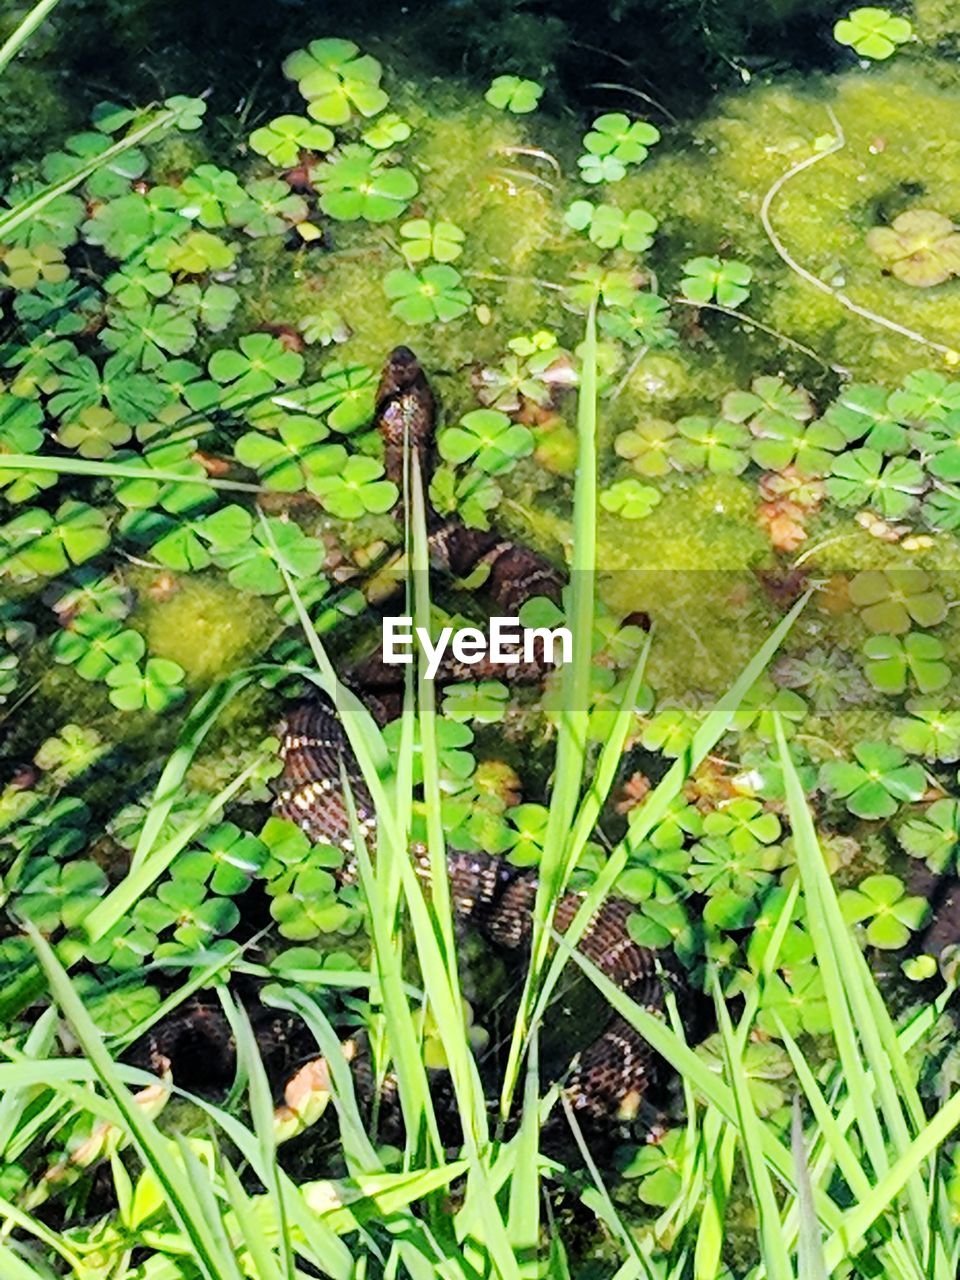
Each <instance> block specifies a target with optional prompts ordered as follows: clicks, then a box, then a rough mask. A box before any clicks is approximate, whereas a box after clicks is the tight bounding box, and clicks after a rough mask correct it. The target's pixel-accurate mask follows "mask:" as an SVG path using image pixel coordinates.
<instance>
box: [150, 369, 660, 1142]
mask: <svg viewBox="0 0 960 1280" xmlns="http://www.w3.org/2000/svg"><path fill="white" fill-rule="evenodd" d="M436 422H437V403H436V399H435V397H434V394H433V391H432V389H431V387H430V384H429V381H428V379H427V377H426V375H425V373H424V370H423V368H422V366H421V364H420V361H419V360H418V358H417V357H416V355H415V354H414V353H413V352H412V351H411V350H410V349H409V348H407V347H398V348H397V349H396V350H394V351H393V352H392V353H391V354H390V356H389V358H388V359H387V362H386V364H385V366H384V369H383V373H382V376H381V379H380V382H379V386H378V389H377V393H376V408H375V413H374V425H375V427H376V429H377V431H378V432H379V434H380V437H381V439H382V441H383V450H384V469H385V473H386V475H387V477H388V478H389V479H391V480H392V481H393V482H394V483H395V484H396V485H397V487H398V491H399V492H402V491H403V485H404V482H405V480H408V479H409V477H410V474H411V471H412V470H414V469H417V470H418V471H419V474H420V476H421V477H422V478H424V479H425V480H428V479H429V477H430V475H431V473H432V469H433V464H434V459H433V451H434V438H435V429H436ZM427 534H428V547H429V552H430V562H431V568H432V569H433V570H436V571H439V572H444V573H446V574H448V575H451V576H452V577H454V578H456V579H463V578H467V577H469V576H471V575H472V574H474V573H475V572H476V571H477V570H478V569H480V568H482V569H484V570H485V578H484V581H483V583H482V590H483V592H484V593H485V595H486V596H487V598H488V599H489V601H490V604H491V607H492V609H494V610H496V611H497V612H499V613H501V614H507V615H515V614H516V613H517V612H518V611H519V609H520V607H521V606H522V605H523V604H524V603H525V602H526V601H527V600H529V599H531V598H532V597H534V596H546V597H548V598H550V599H552V600H554V601H556V602H559V600H560V594H561V591H562V589H563V586H564V583H565V576H564V574H563V573H562V572H560V571H559V570H558V569H557V568H556V567H555V566H554V565H553V564H551V563H550V562H549V561H548V560H546V559H545V558H544V557H543V556H541V555H540V554H539V553H538V552H536V551H534V550H533V549H531V548H530V547H528V546H526V545H524V544H523V543H520V542H517V541H514V540H512V539H510V538H508V537H503V536H501V535H500V534H499V533H498V532H497V531H496V530H494V529H487V530H484V529H476V528H471V527H468V526H467V525H466V524H465V523H463V521H461V520H460V519H459V518H458V517H456V516H452V517H449V516H448V517H443V516H441V515H440V514H438V513H437V512H436V511H435V510H434V509H433V507H432V506H431V505H430V504H429V503H427ZM394 670H395V669H394ZM496 672H497V674H499V675H500V678H501V679H507V680H508V681H519V680H525V679H541V680H542V679H543V677H544V676H545V674H546V664H545V663H544V662H543V661H536V660H535V661H528V662H526V663H524V662H520V661H518V663H517V666H516V668H514V669H507V670H506V671H505V669H504V667H503V666H498V667H497V668H496ZM486 674H487V673H486V672H485V671H484V669H483V664H482V663H481V664H475V663H472V664H470V666H469V668H467V669H466V670H460V669H458V667H457V664H456V663H454V662H447V663H446V664H445V665H444V667H443V668H442V669H441V671H440V672H438V676H437V679H438V680H443V679H447V680H451V679H458V678H469V679H471V680H476V679H478V678H484V676H485V675H486ZM389 679H394V680H395V679H396V677H395V676H393V675H387V674H386V673H385V672H384V668H383V664H382V662H381V661H380V658H379V653H375V654H374V655H373V656H372V657H371V658H370V659H369V660H367V661H365V662H361V663H359V664H357V665H356V666H355V667H354V668H353V669H352V670H351V671H350V672H348V673H347V677H346V683H347V684H348V685H350V686H352V687H353V688H354V689H355V691H356V692H358V693H359V695H360V696H361V698H363V697H364V695H365V694H366V695H368V696H369V700H370V704H371V708H372V709H374V710H375V709H376V705H377V704H376V695H375V693H374V692H373V690H374V689H375V688H376V687H377V686H378V684H385V683H386V682H387V681H388V680H389ZM279 732H280V740H281V748H280V753H281V759H282V771H281V773H280V774H279V776H278V778H277V779H276V780H275V781H274V784H273V785H274V789H275V805H274V807H275V811H276V813H277V814H278V815H279V816H280V817H282V818H286V819H289V820H291V821H292V822H294V823H295V824H296V825H297V826H298V827H299V828H300V829H301V830H302V831H303V832H304V833H305V834H306V835H307V836H308V837H309V839H310V840H311V841H313V842H318V843H324V844H328V845H333V846H334V847H336V848H338V849H339V850H341V851H342V853H343V855H344V862H343V867H342V869H341V871H340V872H339V873H338V874H339V879H340V881H341V883H344V882H346V881H349V880H352V879H354V878H355V877H356V851H355V849H354V841H353V838H352V833H353V832H354V831H356V829H357V827H358V828H359V831H360V832H361V834H362V836H363V839H364V843H365V844H366V845H367V846H368V847H370V848H373V847H374V845H375V840H376V811H375V807H374V804H373V800H372V797H371V795H370V792H369V790H368V788H367V785H366V783H365V781H364V778H363V775H362V772H361V770H360V768H359V766H358V763H357V759H356V756H355V755H354V753H353V751H352V749H351V747H350V744H349V741H348V738H347V734H346V732H345V729H344V726H343V723H342V720H341V718H340V716H339V715H338V713H337V710H336V708H335V707H334V705H333V703H332V702H331V701H330V700H329V699H327V698H326V697H325V696H323V695H320V694H317V695H316V696H314V697H312V698H310V699H308V700H305V701H302V702H299V703H296V704H294V705H292V706H291V707H289V708H288V710H287V712H286V714H285V716H284V720H283V723H282V724H281V726H280V731H279ZM344 778H346V779H347V780H348V784H349V787H348V788H346V787H345V786H344ZM347 790H349V795H350V803H352V806H353V808H354V821H355V822H356V824H357V827H353V826H352V825H351V818H350V814H349V812H348V808H349V806H348V801H347V796H346V794H345V792H346V791H347ZM411 857H412V858H413V861H414V866H415V867H416V869H417V870H418V871H419V872H420V873H421V876H422V879H423V880H424V881H427V880H428V858H427V852H426V849H425V848H424V847H423V846H422V845H415V846H414V847H413V848H412V849H411ZM446 871H447V876H448V880H449V891H450V892H449V897H450V903H451V908H452V910H453V913H454V916H455V919H456V921H457V923H458V926H459V927H460V928H464V929H473V930H475V931H476V932H477V933H478V934H480V935H481V936H482V937H483V938H484V939H485V940H486V942H487V943H488V944H489V945H490V946H491V947H493V948H496V949H497V950H499V951H501V952H502V953H504V955H505V956H507V957H508V958H509V956H511V955H522V954H523V953H524V952H526V951H527V950H528V948H529V947H530V943H531V939H532V936H533V931H534V913H535V904H536V901H537V897H538V879H537V874H536V871H535V870H529V869H521V868H519V867H516V866H514V865H513V864H511V863H510V862H509V861H508V860H506V859H504V858H500V857H496V856H494V855H492V854H487V853H483V852H472V851H466V852H465V851H459V850H450V851H448V854H447V862H446ZM582 905H583V895H582V893H579V892H573V891H568V892H564V893H562V894H561V895H560V896H559V897H558V899H557V900H556V902H555V904H554V907H553V914H552V927H553V930H554V931H555V932H556V933H557V934H558V935H560V936H561V937H562V936H563V935H564V934H565V933H566V932H567V931H568V929H569V928H570V926H571V925H572V923H573V921H574V919H575V918H576V917H577V916H578V914H579V913H580V909H581V906H582ZM633 910H634V906H633V904H631V903H629V902H627V901H626V900H625V899H622V898H618V897H608V898H606V899H605V900H604V901H603V902H602V903H601V905H600V906H599V907H598V908H597V909H596V910H595V911H594V913H593V914H592V916H591V917H590V919H589V921H588V923H587V925H586V928H585V929H584V930H583V931H582V932H581V934H580V936H579V938H578V940H577V943H576V949H577V951H578V952H579V953H580V955H581V956H582V957H584V958H585V959H586V960H587V961H589V962H591V963H592V964H593V965H594V966H595V967H596V968H597V969H598V970H599V971H600V973H601V974H603V975H604V976H605V977H606V978H607V979H608V980H609V981H610V982H611V983H613V984H614V986H615V987H616V988H617V990H618V991H621V992H623V993H624V994H625V995H626V996H628V997H629V998H630V999H631V1000H633V1001H634V1002H635V1003H636V1004H638V1005H639V1006H640V1007H641V1008H643V1009H644V1010H646V1011H648V1012H650V1013H654V1014H656V1015H658V1016H664V1014H665V1010H666V1008H667V995H668V993H669V992H671V991H673V992H675V993H678V994H680V995H681V996H682V993H683V991H684V984H683V980H682V975H681V974H679V972H678V971H677V970H676V969H675V968H672V967H671V966H670V965H669V964H668V963H666V962H664V961H663V960H662V958H660V957H659V956H658V953H657V952H655V951H653V950H652V949H649V948H647V947H643V946H641V945H639V944H638V943H636V942H635V941H634V940H633V939H632V937H631V934H630V930H629V925H628V921H629V917H630V915H631V913H632V912H633ZM252 1025H253V1030H254V1034H255V1036H256V1038H257V1044H258V1046H259V1047H260V1049H261V1052H262V1053H263V1055H264V1057H265V1059H266V1060H267V1061H268V1062H269V1061H276V1059H277V1058H278V1056H279V1057H280V1058H281V1059H289V1057H290V1056H291V1054H290V1052H289V1050H290V1046H291V1045H292V1044H293V1043H294V1042H295V1041H296V1042H297V1043H299V1037H298V1036H297V1035H296V1034H295V1032H294V1030H293V1029H292V1028H291V1025H290V1023H289V1020H285V1019H284V1018H283V1017H281V1016H280V1015H278V1014H276V1013H275V1012H274V1011H271V1010H268V1009H264V1008H261V1007H257V1008H256V1013H255V1016H254V1017H253V1019H252ZM232 1046H233V1042H232V1036H231V1033H230V1028H229V1025H227V1024H226V1020H225V1018H224V1015H223V1012H222V1009H221V1007H220V1005H219V1004H218V1003H216V1002H215V1001H211V1000H209V999H204V998H202V997H195V998H194V999H193V1000H192V1001H191V1002H190V1003H189V1004H186V1005H184V1006H181V1008H180V1009H179V1010H177V1011H176V1012H175V1013H174V1014H173V1015H171V1016H168V1017H167V1018H166V1019H165V1020H163V1021H162V1022H161V1023H159V1024H158V1025H157V1026H156V1027H155V1028H154V1029H153V1031H152V1032H151V1035H150V1039H149V1043H148V1045H147V1048H146V1056H147V1058H148V1060H149V1061H150V1062H151V1063H152V1064H154V1065H157V1064H163V1065H165V1066H166V1067H167V1068H172V1072H173V1075H174V1078H176V1077H177V1074H178V1070H179V1071H180V1073H181V1074H182V1073H183V1071H184V1070H185V1069H186V1068H187V1066H188V1064H191V1063H192V1064H194V1066H195V1065H196V1063H197V1061H198V1057H199V1059H202V1060H203V1061H205V1062H208V1063H209V1062H213V1061H216V1063H217V1064H218V1067H219V1070H220V1071H221V1073H222V1074H224V1075H226V1076H229V1072H230V1070H231V1065H232V1061H233V1060H232V1056H231V1055H232V1054H233V1047H232ZM284 1050H287V1051H288V1052H286V1053H285V1052H284ZM308 1057H309V1055H308ZM662 1066H663V1064H662V1061H661V1060H659V1059H658V1057H657V1055H656V1053H655V1052H654V1050H653V1049H652V1047H651V1046H650V1045H649V1044H648V1043H647V1041H646V1040H645V1039H644V1038H643V1037H642V1036H641V1035H640V1033H639V1032H638V1031H637V1030H636V1028H635V1027H634V1026H633V1025H632V1024H631V1023H630V1022H629V1021H628V1020H627V1019H626V1018H624V1017H622V1016H620V1015H618V1014H614V1013H613V1012H612V1011H611V1014H610V1017H609V1018H608V1020H607V1022H606V1025H605V1026H603V1028H602V1030H601V1031H600V1034H599V1035H597V1036H596V1038H595V1039H594V1040H593V1041H592V1042H591V1043H589V1044H587V1045H586V1046H585V1047H584V1048H583V1049H582V1050H581V1051H580V1052H579V1053H578V1054H577V1055H575V1057H574V1058H573V1059H572V1060H571V1061H570V1062H569V1063H568V1064H567V1067H566V1072H565V1076H564V1080H563V1088H564V1090H565V1093H566V1097H567V1099H568V1101H569V1103H570V1105H571V1106H572V1107H573V1109H574V1110H575V1112H576V1113H577V1114H578V1115H579V1116H580V1117H582V1118H583V1119H584V1120H585V1121H588V1122H593V1123H599V1124H605V1123H609V1122H611V1121H630V1120H633V1119H635V1118H636V1117H637V1115H638V1114H639V1113H640V1108H641V1105H642V1104H643V1102H644V1099H645V1098H646V1096H647V1092H648V1089H649V1087H650V1085H651V1082H652V1081H654V1080H655V1079H656V1077H657V1074H658V1072H659V1071H661V1070H662ZM288 1068H289V1062H287V1063H286V1067H281V1068H280V1070H281V1071H282V1070H285V1069H288ZM386 1089H387V1092H389V1091H390V1082H389V1081H388V1083H387V1086H386Z"/></svg>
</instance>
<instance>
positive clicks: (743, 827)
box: [703, 796, 780, 854]
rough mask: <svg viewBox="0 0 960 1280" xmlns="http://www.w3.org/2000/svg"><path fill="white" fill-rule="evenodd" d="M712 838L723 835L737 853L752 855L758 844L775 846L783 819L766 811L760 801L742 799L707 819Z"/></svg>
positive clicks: (704, 828) (706, 823)
mask: <svg viewBox="0 0 960 1280" xmlns="http://www.w3.org/2000/svg"><path fill="white" fill-rule="evenodd" d="M703 830H704V832H705V834H706V835H708V836H722V837H723V838H724V839H725V840H726V841H727V842H728V843H729V845H730V848H731V849H732V850H733V851H734V853H737V854H741V853H752V852H753V851H754V850H755V849H756V848H757V846H758V845H761V844H764V845H767V844H773V843H774V841H775V840H779V838H780V819H779V818H778V817H777V815H776V814H775V813H768V812H767V811H765V810H764V808H763V805H762V804H761V803H760V801H759V800H753V799H751V798H750V797H748V796H738V797H737V798H736V799H734V800H731V801H729V802H728V803H727V804H725V805H723V806H722V807H721V808H719V809H715V810H713V812H711V813H708V814H707V815H706V817H705V818H704V820H703Z"/></svg>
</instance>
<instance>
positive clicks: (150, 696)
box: [104, 658, 185, 713]
mask: <svg viewBox="0 0 960 1280" xmlns="http://www.w3.org/2000/svg"><path fill="white" fill-rule="evenodd" d="M184 675H185V672H184V670H183V668H182V667H181V666H180V665H179V663H176V662H171V660H170V659H169V658H147V660H146V662H145V663H144V665H143V667H142V668H141V667H139V666H138V665H137V664H136V663H135V662H129V661H128V662H121V663H119V664H118V665H117V666H114V667H111V669H110V670H109V671H108V672H107V673H106V675H105V676H104V679H105V681H106V683H107V684H108V685H109V686H110V701H111V702H112V703H113V705H114V706H115V707H118V708H119V709H120V710H121V711H152V712H154V713H157V712H162V711H166V709H167V708H168V707H170V706H173V704H174V703H176V702H179V700H180V699H181V698H182V697H183V694H184V691H183V689H181V688H180V685H181V684H182V682H183V678H184Z"/></svg>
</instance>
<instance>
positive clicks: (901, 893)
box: [840, 875, 930, 951]
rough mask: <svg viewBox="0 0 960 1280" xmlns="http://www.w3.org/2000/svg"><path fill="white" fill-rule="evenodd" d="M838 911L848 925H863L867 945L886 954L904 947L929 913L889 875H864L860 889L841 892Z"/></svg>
mask: <svg viewBox="0 0 960 1280" xmlns="http://www.w3.org/2000/svg"><path fill="white" fill-rule="evenodd" d="M840 908H841V910H842V911H843V917H844V919H845V920H848V921H849V922H850V923H851V924H862V925H866V931H867V942H868V943H869V944H870V946H872V947H881V948H883V949H884V950H888V951H897V950H899V948H900V947H903V946H906V944H907V942H908V941H909V940H910V934H911V933H912V932H914V931H915V930H917V929H919V928H920V927H921V925H922V924H923V922H924V920H926V918H927V915H928V914H929V910H930V909H929V906H928V904H927V902H926V900H925V899H924V898H911V897H908V896H907V891H906V889H905V888H904V886H903V881H902V880H900V879H898V877H897V876H890V875H882V876H867V878H866V880H861V881H860V885H859V888H857V889H844V891H843V892H842V893H841V894H840ZM868 922H869V923H868Z"/></svg>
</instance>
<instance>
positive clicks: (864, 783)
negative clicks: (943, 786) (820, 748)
mask: <svg viewBox="0 0 960 1280" xmlns="http://www.w3.org/2000/svg"><path fill="white" fill-rule="evenodd" d="M853 754H854V756H855V757H856V763H852V762H848V761H839V760H836V761H835V760H831V761H828V762H827V763H826V764H824V765H823V766H822V767H821V769H820V778H819V782H820V786H821V787H822V788H823V789H824V790H825V791H827V792H829V793H830V794H831V795H835V796H837V797H838V799H841V800H843V801H844V802H845V803H846V806H847V808H848V809H849V810H850V812H851V813H852V814H854V815H855V816H856V817H858V818H870V819H874V820H875V819H879V818H889V817H891V816H892V815H893V814H895V813H896V811H897V809H898V808H899V807H900V804H901V802H902V801H905V800H909V801H916V800H919V799H920V797H921V796H922V795H923V793H924V792H925V791H926V788H927V780H926V775H925V774H924V772H923V769H921V768H920V766H919V765H916V764H908V763H907V757H906V754H905V753H904V752H903V751H901V750H900V748H899V747H891V746H889V745H887V744H886V743H883V742H858V743H857V744H856V745H855V746H854V748H853Z"/></svg>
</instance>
